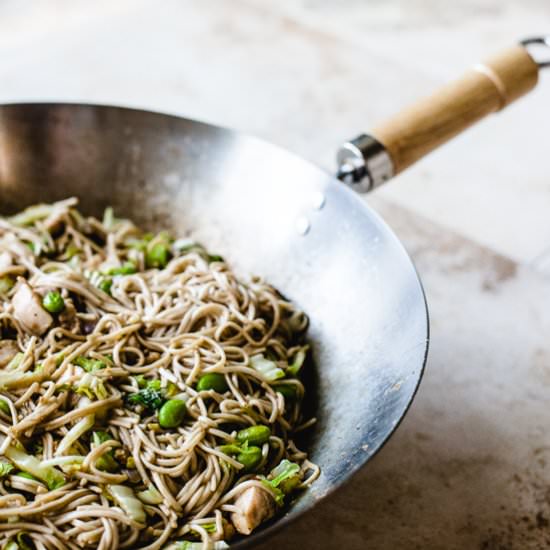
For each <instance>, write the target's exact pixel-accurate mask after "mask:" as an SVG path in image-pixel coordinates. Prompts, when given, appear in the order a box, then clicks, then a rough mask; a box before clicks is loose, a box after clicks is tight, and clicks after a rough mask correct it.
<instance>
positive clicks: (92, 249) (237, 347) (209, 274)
mask: <svg viewBox="0 0 550 550" xmlns="http://www.w3.org/2000/svg"><path fill="white" fill-rule="evenodd" d="M76 204H77V201H76V199H68V200H66V201H62V202H59V203H56V204H53V205H37V206H35V207H31V208H29V209H27V210H26V211H23V212H22V213H20V214H18V215H16V216H13V217H11V218H3V219H0V330H1V338H2V339H1V340H0V540H1V541H2V542H7V541H11V543H12V544H13V545H15V546H13V548H14V549H16V548H21V549H23V548H24V547H25V546H24V545H25V544H27V545H28V547H30V548H33V547H34V548H36V549H64V548H70V549H75V550H76V549H83V548H84V549H87V548H97V549H99V550H112V549H116V548H132V549H134V548H143V549H148V550H157V549H164V548H170V549H180V548H181V549H188V548H189V549H191V548H197V549H199V548H203V549H205V550H206V549H209V548H223V547H225V545H224V544H223V543H222V542H216V541H225V542H228V541H229V539H230V538H231V537H232V536H233V534H234V531H235V529H234V525H233V524H234V523H235V522H234V521H233V519H232V518H234V514H236V513H240V512H242V509H241V508H240V507H241V504H240V503H239V500H238V499H239V496H240V495H243V494H244V492H245V491H247V490H249V489H251V488H256V489H259V490H260V491H261V492H262V495H263V496H262V498H264V497H265V498H268V499H271V500H273V502H275V501H276V500H277V501H278V502H279V503H280V504H282V502H283V499H286V502H288V501H289V500H290V499H291V498H292V497H291V493H292V492H293V491H294V490H297V489H300V488H303V487H306V486H308V485H309V484H311V483H312V482H313V481H314V480H315V478H316V477H317V476H318V474H319V470H318V468H317V466H315V465H314V464H312V463H311V462H309V461H308V460H307V455H306V453H304V452H302V451H300V450H298V449H297V447H296V445H295V443H294V442H293V441H292V437H293V434H294V433H296V432H297V431H299V430H300V429H301V428H302V429H305V428H307V427H309V426H310V425H311V424H312V422H313V421H312V420H308V421H307V423H305V422H304V420H303V418H302V411H301V404H302V401H303V396H304V392H305V388H304V386H303V384H302V382H301V381H300V376H299V371H300V369H301V366H302V364H303V362H304V357H305V352H306V351H307V346H306V345H304V343H303V338H304V334H305V331H306V328H307V323H308V321H307V317H306V316H305V314H304V313H302V312H301V311H298V310H297V309H296V308H295V307H294V306H293V305H292V304H291V303H290V302H288V301H287V300H285V299H284V298H283V297H282V296H281V295H280V294H279V293H278V292H277V291H276V290H275V289H273V288H272V287H271V286H269V285H268V284H266V283H264V282H263V281H262V280H260V279H258V278H252V279H251V280H250V281H249V282H247V283H244V282H243V281H242V280H240V279H239V278H237V276H236V275H235V273H234V272H233V271H232V270H231V269H230V267H229V266H228V265H227V263H225V261H223V259H222V258H220V257H217V256H212V255H210V254H209V253H208V252H207V251H206V250H205V249H204V248H203V247H201V246H200V245H197V244H195V243H192V242H190V241H184V240H179V241H174V240H173V239H171V238H170V237H169V236H168V234H166V233H159V234H158V235H149V234H144V233H143V232H142V231H140V230H139V229H138V228H136V226H134V225H133V223H132V222H130V221H129V220H120V219H116V218H114V217H113V215H112V211H111V210H110V209H108V210H107V211H106V213H105V216H104V219H103V221H99V220H97V219H95V218H84V217H83V216H82V215H81V214H80V213H79V212H78V211H77V210H76ZM25 300H27V301H26V302H25ZM48 300H50V302H48ZM37 307H38V308H41V309H40V311H38V312H37V313H36V315H35V314H34V309H33V308H37ZM29 316H30V317H29ZM210 374H216V375H218V376H214V377H210V378H208V377H205V375H210ZM219 375H222V376H219ZM201 380H202V382H200V381H201ZM208 380H210V383H211V384H214V386H211V387H208ZM212 380H214V382H212ZM201 384H203V385H205V386H206V389H204V387H197V386H200V385H201ZM216 384H218V386H216ZM220 384H221V385H220ZM168 402H172V403H173V402H177V403H175V404H174V405H173V409H172V410H176V409H177V408H178V407H179V409H178V411H177V412H179V413H180V416H179V417H177V418H175V417H169V416H166V418H164V417H163V416H162V415H163V414H166V415H168V413H169V412H170V411H169V405H168ZM182 402H184V405H182ZM182 411H183V412H182ZM181 414H183V415H184V416H183V417H182V416H181ZM251 426H256V427H264V428H263V429H264V436H263V438H262V439H261V440H260V439H259V440H258V441H256V442H255V441H254V438H253V437H252V436H250V438H249V439H244V438H245V435H246V433H248V432H242V430H243V429H245V428H248V427H251ZM265 427H268V428H269V429H267V428H265ZM256 429H258V428H256ZM243 433H244V434H245V435H243ZM258 449H259V450H258ZM245 455H247V456H248V458H247V457H246V456H245ZM245 459H246V460H245ZM33 460H34V462H33ZM247 460H248V461H251V462H247ZM289 461H290V462H289ZM290 463H295V464H298V466H299V468H298V467H296V468H295V471H294V473H293V474H292V476H293V479H291V478H292V476H290V474H289V476H290V477H289V478H288V479H287V482H288V481H289V480H291V481H293V483H286V485H285V484H284V483H282V482H281V483H280V485H278V483H279V482H278V478H277V474H278V472H280V471H281V470H280V469H279V470H277V467H278V466H280V465H281V464H282V465H283V466H282V467H283V468H284V467H287V466H288V465H289V464H290ZM274 469H275V472H273V470H274ZM298 470H299V471H298ZM270 473H271V474H270ZM285 475H286V474H285ZM264 476H266V477H264ZM283 477H284V476H283ZM281 479H282V478H281ZM264 515H265V517H264V518H262V519H267V517H268V516H269V515H268V514H264ZM253 527H255V526H253ZM241 532H244V531H241ZM10 550H11V548H10Z"/></svg>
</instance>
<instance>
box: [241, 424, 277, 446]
mask: <svg viewBox="0 0 550 550" xmlns="http://www.w3.org/2000/svg"><path fill="white" fill-rule="evenodd" d="M270 435H271V430H270V429H269V427H268V426H263V425H262V424H259V425H258V426H250V428H245V429H244V430H241V431H240V432H238V433H237V441H238V442H239V443H248V444H249V445H263V444H264V443H267V442H268V441H269V436H270Z"/></svg>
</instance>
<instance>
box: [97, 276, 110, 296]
mask: <svg viewBox="0 0 550 550" xmlns="http://www.w3.org/2000/svg"><path fill="white" fill-rule="evenodd" d="M112 286H113V279H111V278H110V277H103V278H102V279H101V280H100V281H99V282H98V284H97V288H99V290H101V291H103V292H105V294H111V288H112Z"/></svg>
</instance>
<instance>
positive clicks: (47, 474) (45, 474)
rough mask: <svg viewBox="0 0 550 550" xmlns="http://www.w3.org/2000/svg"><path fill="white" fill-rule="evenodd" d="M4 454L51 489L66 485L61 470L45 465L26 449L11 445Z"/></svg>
mask: <svg viewBox="0 0 550 550" xmlns="http://www.w3.org/2000/svg"><path fill="white" fill-rule="evenodd" d="M4 455H5V456H6V457H7V458H9V459H10V460H11V461H12V462H13V463H14V464H15V465H16V466H17V467H18V468H19V469H20V470H22V471H23V472H27V473H28V474H31V475H32V476H34V477H35V478H37V479H40V480H41V481H43V482H44V483H45V484H46V485H47V486H48V489H50V490H51V491H53V490H54V489H57V488H59V487H61V486H62V485H65V476H64V475H63V474H62V473H61V472H60V471H59V470H56V469H55V468H54V467H53V466H46V465H44V463H43V462H40V460H38V458H36V457H35V456H31V455H29V454H27V453H26V452H25V451H21V450H20V449H17V448H15V447H13V446H11V445H10V446H9V447H8V448H7V449H6V451H5V452H4Z"/></svg>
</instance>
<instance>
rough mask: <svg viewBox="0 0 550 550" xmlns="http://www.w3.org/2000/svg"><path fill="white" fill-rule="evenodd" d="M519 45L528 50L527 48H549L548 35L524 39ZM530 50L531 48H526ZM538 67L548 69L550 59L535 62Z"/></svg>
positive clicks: (549, 38)
mask: <svg viewBox="0 0 550 550" xmlns="http://www.w3.org/2000/svg"><path fill="white" fill-rule="evenodd" d="M520 44H521V45H522V46H525V47H527V48H528V46H537V45H538V46H546V47H547V48H550V34H549V35H546V36H531V37H529V38H524V39H523V40H522V41H521V42H520ZM528 49H531V48H528ZM536 61H537V63H538V65H539V67H540V68H541V69H542V68H545V67H550V58H548V59H544V60H537V59H536Z"/></svg>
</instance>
